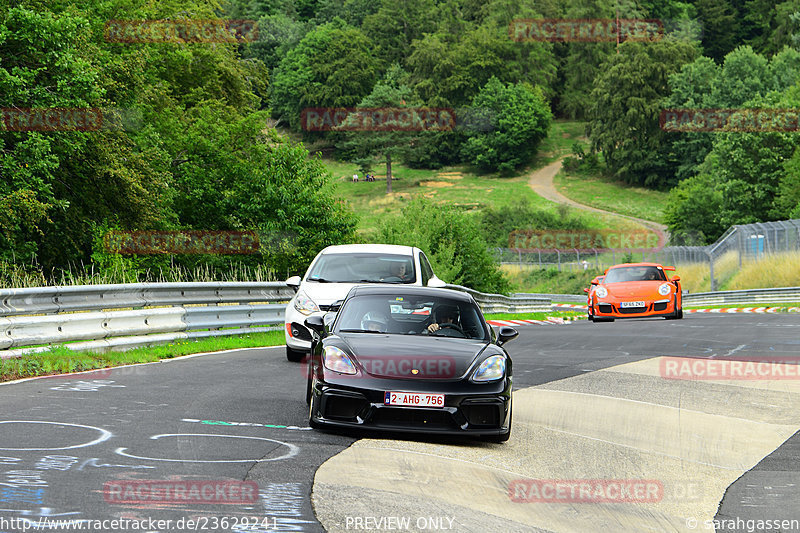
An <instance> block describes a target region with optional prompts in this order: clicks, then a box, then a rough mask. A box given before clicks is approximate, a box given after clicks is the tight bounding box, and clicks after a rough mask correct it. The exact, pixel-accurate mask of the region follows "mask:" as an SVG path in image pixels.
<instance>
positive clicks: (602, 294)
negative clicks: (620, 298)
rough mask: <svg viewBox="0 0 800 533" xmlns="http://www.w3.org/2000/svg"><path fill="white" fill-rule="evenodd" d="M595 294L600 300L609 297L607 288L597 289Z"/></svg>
mask: <svg viewBox="0 0 800 533" xmlns="http://www.w3.org/2000/svg"><path fill="white" fill-rule="evenodd" d="M594 293H595V294H596V295H597V297H598V298H605V297H606V296H608V289H606V288H605V287H597V288H596V289H595V290H594Z"/></svg>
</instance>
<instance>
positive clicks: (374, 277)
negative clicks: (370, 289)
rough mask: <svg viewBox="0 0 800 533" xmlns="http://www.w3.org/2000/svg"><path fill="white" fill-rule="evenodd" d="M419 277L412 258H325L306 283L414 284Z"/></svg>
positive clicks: (324, 255) (331, 255)
mask: <svg viewBox="0 0 800 533" xmlns="http://www.w3.org/2000/svg"><path fill="white" fill-rule="evenodd" d="M416 279H417V273H416V270H415V268H414V261H413V260H412V257H411V256H409V255H399V254H397V255H393V254H374V253H355V254H353V253H351V254H323V255H322V256H320V258H319V259H318V260H317V261H316V263H314V266H313V267H312V268H311V271H310V272H309V273H308V276H307V277H306V281H312V282H313V281H316V282H319V283H414V282H415V281H416Z"/></svg>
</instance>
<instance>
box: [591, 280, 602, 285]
mask: <svg viewBox="0 0 800 533" xmlns="http://www.w3.org/2000/svg"><path fill="white" fill-rule="evenodd" d="M592 285H600V282H599V281H597V280H596V279H593V280H592Z"/></svg>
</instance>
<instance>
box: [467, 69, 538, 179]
mask: <svg viewBox="0 0 800 533" xmlns="http://www.w3.org/2000/svg"><path fill="white" fill-rule="evenodd" d="M472 108H473V110H475V112H476V113H480V114H486V115H487V116H488V117H489V118H490V119H491V120H492V123H493V126H494V127H493V128H492V129H490V130H489V131H471V132H469V133H468V134H467V135H468V138H467V141H466V143H465V144H464V153H465V155H466V157H467V158H468V159H469V161H470V162H471V163H472V164H474V165H476V166H478V167H480V168H482V169H484V170H490V171H500V172H510V171H512V170H514V169H516V168H517V167H519V166H520V165H523V164H525V163H527V162H528V161H529V160H530V158H531V157H532V156H533V155H534V154H535V153H536V149H537V147H538V145H539V143H540V142H541V141H542V139H544V138H545V137H546V136H547V130H548V129H549V127H550V122H551V121H552V118H553V116H552V114H551V112H550V107H549V106H548V105H547V102H546V101H545V98H544V95H542V92H541V90H540V89H539V88H538V87H535V88H530V87H529V86H527V85H524V84H522V83H517V84H513V85H512V84H508V85H506V84H503V83H502V82H501V81H500V80H498V79H497V78H494V77H493V78H491V79H490V80H489V82H488V83H487V84H486V85H485V86H484V87H483V89H481V92H480V93H478V95H477V96H476V97H475V98H474V99H473V100H472Z"/></svg>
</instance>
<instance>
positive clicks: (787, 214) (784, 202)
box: [773, 149, 800, 219]
mask: <svg viewBox="0 0 800 533" xmlns="http://www.w3.org/2000/svg"><path fill="white" fill-rule="evenodd" d="M784 168H785V170H786V173H785V174H784V175H783V177H782V178H781V180H780V183H779V184H778V194H777V196H776V198H775V206H774V208H773V215H774V216H775V218H784V219H785V218H800V150H798V149H795V151H794V154H793V155H792V158H791V159H789V160H788V161H786V163H785V164H784Z"/></svg>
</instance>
